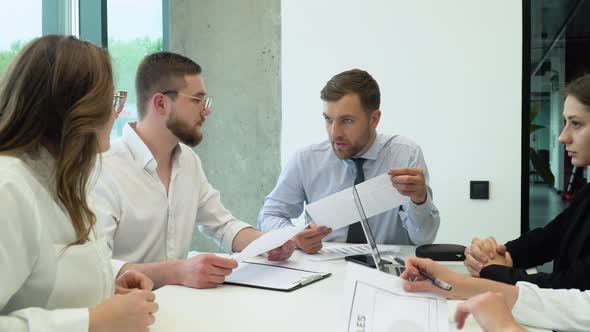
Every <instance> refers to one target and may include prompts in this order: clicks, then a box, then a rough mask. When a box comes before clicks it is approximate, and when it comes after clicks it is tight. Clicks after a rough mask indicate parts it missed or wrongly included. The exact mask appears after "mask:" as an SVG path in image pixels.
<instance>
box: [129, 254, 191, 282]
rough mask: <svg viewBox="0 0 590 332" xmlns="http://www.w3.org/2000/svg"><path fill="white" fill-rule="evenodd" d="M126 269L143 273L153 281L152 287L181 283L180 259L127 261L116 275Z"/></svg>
mask: <svg viewBox="0 0 590 332" xmlns="http://www.w3.org/2000/svg"><path fill="white" fill-rule="evenodd" d="M127 270H135V271H139V272H141V273H143V274H145V275H146V276H147V277H148V278H150V279H152V281H153V282H154V289H157V288H160V287H162V286H166V285H181V284H182V275H183V273H182V271H181V270H182V260H180V259H175V260H171V261H164V262H157V263H127V264H125V265H123V267H122V268H121V270H119V273H118V274H117V277H119V276H120V275H122V274H123V273H124V272H125V271H127Z"/></svg>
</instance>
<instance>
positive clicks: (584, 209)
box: [465, 75, 590, 290]
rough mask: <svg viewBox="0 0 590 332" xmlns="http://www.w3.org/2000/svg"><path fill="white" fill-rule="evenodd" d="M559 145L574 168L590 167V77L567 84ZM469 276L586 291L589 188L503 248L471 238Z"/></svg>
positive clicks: (589, 249) (589, 283)
mask: <svg viewBox="0 0 590 332" xmlns="http://www.w3.org/2000/svg"><path fill="white" fill-rule="evenodd" d="M565 94H566V98H565V103H564V110H563V117H564V119H565V127H564V128H563V132H562V133H561V135H560V136H559V141H560V143H562V144H564V145H565V150H566V151H567V153H568V155H569V156H570V157H571V158H572V164H573V165H574V166H576V167H587V166H589V165H590V75H584V76H582V77H580V78H578V79H576V80H574V81H572V82H571V83H569V84H568V85H567V86H566V89H565ZM465 255H466V259H465V265H466V266H467V268H468V269H469V270H470V272H471V274H472V275H473V276H479V277H482V278H487V279H492V280H496V281H501V282H505V283H509V284H515V283H516V282H518V281H527V282H530V283H533V284H536V285H538V286H539V287H542V288H578V289H581V290H587V289H590V278H589V277H588V275H589V274H590V184H586V185H585V186H584V187H583V188H582V189H580V191H579V192H578V193H576V196H575V197H574V200H573V201H572V202H571V204H570V205H569V207H568V208H567V209H565V210H564V211H563V212H561V213H560V214H559V215H558V216H557V217H556V218H555V219H553V220H552V221H551V222H549V223H548V224H547V225H546V226H545V227H543V228H537V229H534V230H532V231H530V232H527V233H524V234H523V235H521V236H520V237H519V238H518V239H515V240H512V241H509V242H508V243H506V244H505V245H497V244H496V240H495V239H494V238H493V237H489V238H487V239H485V240H479V239H474V241H473V242H472V243H471V246H470V247H468V248H467V249H466V250H465ZM551 261H553V272H552V273H536V274H530V275H529V274H527V272H526V269H528V268H531V267H536V266H539V265H542V264H544V263H547V262H551Z"/></svg>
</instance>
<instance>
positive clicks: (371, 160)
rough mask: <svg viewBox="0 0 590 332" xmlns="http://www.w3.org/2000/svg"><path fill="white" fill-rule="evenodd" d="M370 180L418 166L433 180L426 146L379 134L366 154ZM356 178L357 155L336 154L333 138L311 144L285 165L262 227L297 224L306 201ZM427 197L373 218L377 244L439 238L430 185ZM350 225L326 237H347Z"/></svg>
mask: <svg viewBox="0 0 590 332" xmlns="http://www.w3.org/2000/svg"><path fill="white" fill-rule="evenodd" d="M359 157H361V158H365V159H367V160H366V161H365V163H364V165H363V171H364V173H365V179H366V180H368V179H371V178H373V177H375V176H378V175H381V174H383V173H386V172H387V171H388V170H389V169H390V168H392V167H416V168H421V169H423V170H424V176H425V178H426V183H427V184H428V169H427V167H426V162H425V161H424V156H423V155H422V151H421V149H420V147H419V146H418V145H417V144H416V143H414V142H412V141H411V140H409V139H407V138H405V137H402V136H399V135H396V136H388V135H383V134H378V135H377V137H376V139H375V142H374V143H373V145H372V146H371V148H369V150H367V151H366V152H365V153H364V154H363V155H361V156H359ZM355 177H356V168H355V165H354V162H353V161H352V160H341V159H338V157H336V155H335V153H334V151H333V150H332V146H331V144H330V142H329V141H324V142H322V143H319V144H315V145H311V146H308V147H306V148H304V149H302V150H300V151H298V152H296V153H295V156H294V157H293V158H292V159H291V160H289V162H288V163H287V164H286V165H285V167H284V169H283V171H282V172H281V175H280V176H279V179H278V181H277V185H276V186H275V188H274V189H273V191H272V192H271V193H270V194H269V195H268V196H267V197H266V199H265V200H264V206H263V207H262V210H260V213H259V214H258V228H259V229H261V230H263V231H269V230H271V229H276V228H281V227H285V226H288V225H292V223H291V219H292V218H297V217H299V216H300V215H301V213H302V212H303V205H304V202H305V203H307V204H310V203H313V202H315V201H317V200H320V199H322V198H324V197H326V196H329V195H331V194H333V193H336V192H338V191H341V190H343V189H346V188H350V187H351V186H352V184H353V182H354V179H355ZM427 189H428V194H427V198H426V202H424V203H423V204H421V205H416V204H414V203H413V202H412V201H411V200H408V203H406V204H404V205H401V206H400V207H397V208H394V209H391V210H389V211H386V212H384V213H381V214H379V215H376V216H374V217H371V218H369V220H368V221H369V225H370V226H371V230H372V233H373V235H374V237H375V240H376V241H377V243H386V244H401V245H421V244H428V243H432V242H434V239H435V237H436V232H437V231H438V227H439V225H440V217H439V213H438V210H437V208H436V206H435V205H434V202H433V200H432V189H431V188H430V186H427ZM347 234H348V227H343V228H340V229H337V230H334V231H333V232H332V233H331V234H330V235H328V236H327V237H326V238H325V239H324V241H334V242H346V236H347Z"/></svg>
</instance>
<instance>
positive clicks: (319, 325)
mask: <svg viewBox="0 0 590 332" xmlns="http://www.w3.org/2000/svg"><path fill="white" fill-rule="evenodd" d="M325 245H326V246H330V245H331V244H330V243H327V244H325ZM392 247H393V248H395V247H397V248H399V249H400V251H399V252H398V253H396V255H397V256H404V257H405V256H411V255H414V250H415V247H412V246H386V245H385V246H381V245H380V246H379V248H381V249H382V250H383V251H385V253H384V254H383V256H384V257H383V258H384V259H388V255H387V250H388V249H390V248H392ZM261 259H262V258H261ZM347 263H348V262H346V261H344V259H339V260H332V261H324V262H313V261H309V260H306V259H304V258H303V254H302V253H301V252H300V251H296V252H295V253H294V254H293V256H292V257H291V259H290V260H289V261H288V262H287V263H286V264H288V266H291V267H296V268H304V269H308V270H314V271H322V272H330V273H332V275H331V276H330V277H328V278H326V279H323V280H320V281H318V282H315V283H313V284H310V285H307V286H305V287H303V288H300V289H297V290H294V291H292V292H279V291H271V290H263V289H257V288H250V287H243V286H234V285H225V284H224V285H220V286H219V287H217V288H214V289H192V288H188V287H182V286H165V287H162V288H160V289H158V290H156V291H155V294H156V301H157V302H158V304H159V306H160V309H159V311H158V312H157V313H156V315H155V316H156V323H155V324H154V325H152V326H151V328H150V331H152V332H159V331H162V332H164V331H166V332H175V331H285V332H288V331H326V332H327V331H339V332H341V331H345V330H346V322H347V320H348V317H347V302H348V300H349V299H348V298H347V297H346V296H347V289H346V283H345V277H346V276H345V270H346V264H347ZM348 264H354V263H348ZM443 264H444V265H448V266H454V268H455V269H456V268H459V265H460V266H462V262H448V263H443ZM459 302H460V301H449V319H450V320H452V317H453V315H454V312H455V307H456V306H457V304H458V303H459ZM462 331H481V328H480V327H479V326H478V325H477V324H476V322H475V320H474V319H473V318H472V317H471V316H470V317H469V318H468V320H467V323H466V325H465V327H464V328H463V330H462ZM530 331H543V330H539V329H530Z"/></svg>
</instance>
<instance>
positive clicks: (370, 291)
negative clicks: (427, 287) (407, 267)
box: [346, 262, 449, 332]
mask: <svg viewBox="0 0 590 332" xmlns="http://www.w3.org/2000/svg"><path fill="white" fill-rule="evenodd" d="M346 280H347V282H346V288H347V292H348V303H347V309H348V310H347V313H348V319H347V322H346V324H347V326H346V331H349V332H356V331H364V332H390V331H404V332H448V331H449V313H448V305H447V300H446V299H445V298H443V297H441V296H439V295H436V294H429V293H407V292H406V291H404V290H403V288H402V287H403V286H402V285H403V284H404V283H405V282H406V281H405V280H403V279H401V278H399V277H396V276H394V275H391V274H386V273H383V272H379V271H377V270H375V269H371V268H368V267H365V266H362V265H359V264H355V263H350V262H349V263H347V267H346Z"/></svg>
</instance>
